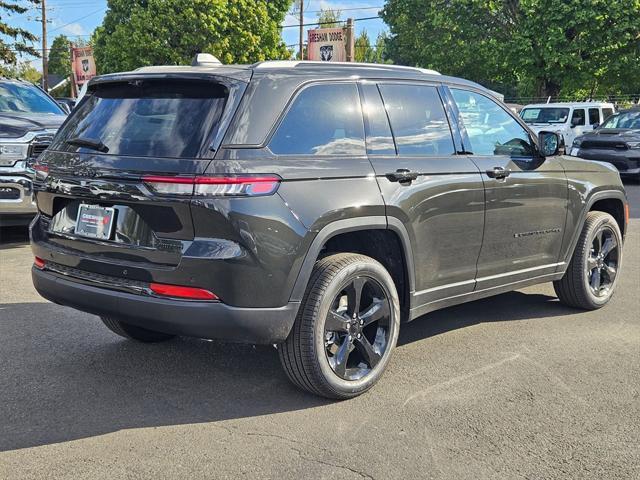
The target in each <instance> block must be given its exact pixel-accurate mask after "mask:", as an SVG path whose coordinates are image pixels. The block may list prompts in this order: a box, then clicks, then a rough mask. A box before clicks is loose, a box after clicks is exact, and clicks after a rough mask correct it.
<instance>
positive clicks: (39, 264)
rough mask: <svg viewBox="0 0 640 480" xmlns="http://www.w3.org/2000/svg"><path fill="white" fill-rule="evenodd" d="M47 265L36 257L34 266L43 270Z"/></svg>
mask: <svg viewBox="0 0 640 480" xmlns="http://www.w3.org/2000/svg"><path fill="white" fill-rule="evenodd" d="M45 265H46V262H45V261H44V260H43V259H42V258H40V257H34V259H33V266H34V267H36V268H38V269H40V270H42V269H43V268H44V267H45Z"/></svg>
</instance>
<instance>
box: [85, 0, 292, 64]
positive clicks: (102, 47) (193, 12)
mask: <svg viewBox="0 0 640 480" xmlns="http://www.w3.org/2000/svg"><path fill="white" fill-rule="evenodd" d="M107 5H108V10H107V13H106V16H105V18H104V21H103V24H102V26H100V27H98V28H97V29H96V31H95V33H94V37H93V44H94V54H95V57H96V64H97V67H98V71H99V73H109V72H115V71H124V70H132V69H135V68H138V67H141V66H144V65H172V64H174V65H175V64H177V65H183V64H189V63H190V61H191V59H192V58H193V56H194V55H195V54H196V53H199V52H207V53H211V54H213V55H215V56H216V57H218V58H219V59H220V61H222V62H223V63H227V64H228V63H250V62H256V61H260V60H267V59H281V58H288V57H289V55H290V52H288V51H287V49H286V46H285V45H284V42H283V41H282V39H281V38H280V29H279V26H280V24H281V23H282V21H283V20H284V17H285V15H286V12H287V11H288V9H289V6H290V5H291V0H233V1H231V0H173V1H171V2H167V1H165V0H108V2H107Z"/></svg>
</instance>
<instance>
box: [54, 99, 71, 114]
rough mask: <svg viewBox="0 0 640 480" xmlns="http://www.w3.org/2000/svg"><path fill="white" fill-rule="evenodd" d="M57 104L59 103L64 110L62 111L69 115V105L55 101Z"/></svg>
mask: <svg viewBox="0 0 640 480" xmlns="http://www.w3.org/2000/svg"><path fill="white" fill-rule="evenodd" d="M57 103H58V105H60V108H61V109H62V110H64V113H66V114H67V115H69V114H70V113H71V108H69V105H67V104H66V103H64V102H57Z"/></svg>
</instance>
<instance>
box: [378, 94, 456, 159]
mask: <svg viewBox="0 0 640 480" xmlns="http://www.w3.org/2000/svg"><path fill="white" fill-rule="evenodd" d="M380 92H381V93H382V98H383V99H384V104H385V107H386V109H387V112H388V113H389V120H390V121H391V128H392V129H393V136H394V137H395V140H396V145H397V147H398V154H400V155H426V156H438V155H451V154H452V153H454V151H455V150H454V147H453V138H452V137H451V130H450V129H449V122H448V121H447V117H446V115H445V112H444V107H443V106H442V101H441V100H440V95H438V91H437V90H436V88H435V87H429V86H424V85H380Z"/></svg>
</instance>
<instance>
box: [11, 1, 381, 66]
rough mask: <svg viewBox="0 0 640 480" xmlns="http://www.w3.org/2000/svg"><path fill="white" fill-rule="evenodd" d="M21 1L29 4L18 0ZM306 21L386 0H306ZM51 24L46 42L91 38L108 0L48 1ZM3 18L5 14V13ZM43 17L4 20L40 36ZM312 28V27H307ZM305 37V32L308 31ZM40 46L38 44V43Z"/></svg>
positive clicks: (360, 10)
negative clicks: (329, 11) (332, 11)
mask: <svg viewBox="0 0 640 480" xmlns="http://www.w3.org/2000/svg"><path fill="white" fill-rule="evenodd" d="M18 3H20V4H23V5H25V4H27V2H25V1H23V0H18ZM304 3H305V6H304V12H305V14H304V22H305V23H310V22H313V21H316V20H317V15H318V11H319V10H320V9H328V8H331V9H338V10H341V11H342V19H346V18H347V17H351V18H354V19H357V18H364V17H373V16H376V15H377V13H378V10H380V8H382V6H383V4H384V0H305V2H304ZM46 4H47V17H48V19H49V20H50V22H49V23H48V27H47V28H48V32H47V42H48V44H49V46H51V42H52V41H53V39H54V38H55V37H56V36H57V35H60V34H64V35H66V36H67V37H69V38H71V39H75V38H78V37H82V38H85V39H87V38H89V36H90V35H91V32H93V30H94V29H95V28H96V27H97V26H99V25H100V24H101V23H102V19H103V18H104V15H105V12H106V10H107V0H46ZM3 17H5V16H4V15H3ZM39 18H40V6H32V7H31V8H30V10H29V11H28V12H27V13H24V14H22V15H11V16H9V15H7V16H6V17H5V18H4V20H5V21H7V22H8V23H9V24H10V25H12V26H19V27H22V28H25V29H27V30H29V31H30V32H32V33H34V34H36V35H38V36H40V35H41V33H42V30H41V29H42V26H41V23H40V22H39V21H38V19H39ZM298 22H299V21H298V17H297V16H294V15H287V16H286V18H285V20H284V22H283V25H284V26H286V25H296V24H297V23H298ZM305 28H313V27H305ZM355 28H356V33H357V34H358V33H360V32H361V31H362V30H363V29H366V30H367V32H368V33H369V38H370V39H371V40H372V42H373V41H375V38H376V37H377V35H378V33H380V32H381V31H385V24H384V22H383V21H382V20H381V19H374V20H363V21H356V22H355ZM298 32H299V29H298V28H294V27H291V28H283V29H282V37H283V40H284V41H285V43H286V44H287V45H290V46H291V47H290V48H293V49H295V50H296V51H297V48H295V47H293V46H294V45H295V46H297V44H298ZM305 38H306V33H305ZM38 47H39V44H38ZM23 60H26V61H32V64H33V66H34V67H36V68H37V69H38V70H40V71H41V70H42V63H41V62H42V61H41V60H34V59H33V58H31V57H23Z"/></svg>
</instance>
